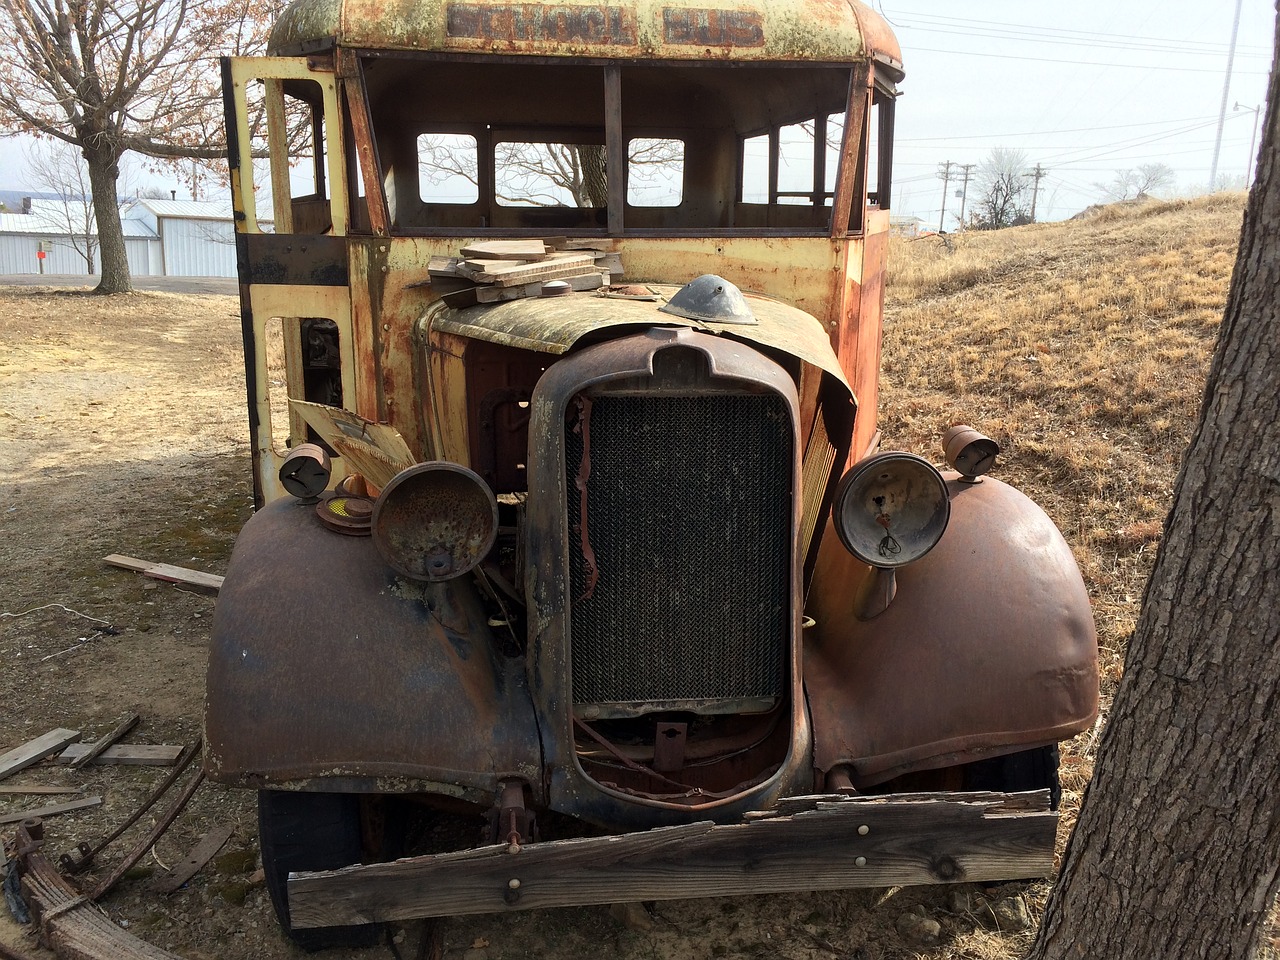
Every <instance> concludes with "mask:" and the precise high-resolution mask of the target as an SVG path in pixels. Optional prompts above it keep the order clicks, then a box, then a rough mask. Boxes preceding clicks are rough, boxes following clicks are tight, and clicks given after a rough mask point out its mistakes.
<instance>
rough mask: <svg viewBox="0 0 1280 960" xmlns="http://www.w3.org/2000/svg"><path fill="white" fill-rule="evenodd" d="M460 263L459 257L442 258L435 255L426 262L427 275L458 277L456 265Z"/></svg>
mask: <svg viewBox="0 0 1280 960" xmlns="http://www.w3.org/2000/svg"><path fill="white" fill-rule="evenodd" d="M461 262H462V258H461V257H443V256H440V255H438V254H437V255H436V256H434V257H432V258H431V259H430V260H428V261H427V275H428V276H432V277H456V276H458V264H460V263H461Z"/></svg>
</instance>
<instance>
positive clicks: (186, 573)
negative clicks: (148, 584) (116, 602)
mask: <svg viewBox="0 0 1280 960" xmlns="http://www.w3.org/2000/svg"><path fill="white" fill-rule="evenodd" d="M102 559H103V560H104V561H105V562H106V563H109V564H111V565H112V566H113V567H122V568H123V569H125V570H132V571H133V572H134V573H140V574H142V575H143V576H145V577H151V578H152V579H154V580H163V581H165V582H166V583H180V584H183V585H184V586H188V587H195V588H196V589H198V590H201V591H204V592H209V593H217V592H218V591H219V590H221V589H222V579H223V578H222V577H220V576H218V575H217V574H213V573H205V572H203V571H201V570H191V569H189V568H188V567H177V566H174V565H173V564H171V563H155V562H153V561H151V560H139V559H138V558H137V557H126V556H123V555H121V554H118V553H112V554H109V555H108V556H105V557H103V558H102Z"/></svg>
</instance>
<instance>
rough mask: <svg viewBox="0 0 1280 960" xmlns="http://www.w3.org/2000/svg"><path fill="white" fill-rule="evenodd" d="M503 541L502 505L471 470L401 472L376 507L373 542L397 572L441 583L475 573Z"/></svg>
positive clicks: (442, 466) (442, 464)
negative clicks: (500, 529) (496, 543)
mask: <svg viewBox="0 0 1280 960" xmlns="http://www.w3.org/2000/svg"><path fill="white" fill-rule="evenodd" d="M497 537H498V501H497V498H496V497H495V496H494V495H493V491H492V490H491V489H489V485H488V484H487V483H485V482H484V480H482V479H481V478H480V476H479V475H478V474H476V473H475V472H474V471H472V470H468V469H467V468H466V467H464V466H461V465H460V464H456V463H448V462H446V461H443V460H436V461H432V462H430V463H419V464H417V465H415V466H412V467H409V468H408V469H407V470H401V471H400V472H399V473H397V474H396V475H395V476H394V477H392V478H391V481H390V482H389V483H388V484H387V485H386V487H384V488H383V490H382V493H381V494H380V495H379V496H378V500H377V503H375V504H374V507H373V543H374V546H376V547H377V548H378V553H380V554H381V555H382V559H384V560H386V561H387V563H388V564H389V565H390V566H391V568H392V569H393V570H395V571H396V572H397V573H399V574H402V575H403V576H405V577H408V578H409V579H410V580H423V581H428V582H437V581H440V580H451V579H453V578H454V577H460V576H462V575H463V574H464V573H467V572H469V571H470V570H472V569H473V568H474V567H475V566H476V564H478V563H479V562H480V561H481V560H483V559H484V558H485V557H486V556H487V555H488V553H489V551H490V550H491V549H493V544H494V541H495V540H496V539H497Z"/></svg>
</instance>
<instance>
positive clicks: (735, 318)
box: [658, 273, 760, 323]
mask: <svg viewBox="0 0 1280 960" xmlns="http://www.w3.org/2000/svg"><path fill="white" fill-rule="evenodd" d="M658 311H659V312H660V313H669V314H671V315H672V316H676V317H684V318H685V319H686V320H701V321H703V322H704V323H759V322H760V321H759V320H757V319H756V318H755V314H753V313H752V312H751V308H750V307H749V306H747V299H746V297H744V296H743V295H742V291H741V290H739V289H738V288H737V287H735V286H734V285H733V284H732V283H730V282H729V281H728V280H726V279H725V278H724V277H717V276H716V275H715V274H714V273H704V274H703V275H702V276H700V277H698V279H697V280H690V281H689V282H688V283H686V284H685V285H684V286H683V287H681V288H680V289H679V290H678V291H676V293H675V294H674V295H673V296H672V297H671V299H670V300H668V301H667V302H666V303H665V304H663V305H662V306H660V307H659V308H658Z"/></svg>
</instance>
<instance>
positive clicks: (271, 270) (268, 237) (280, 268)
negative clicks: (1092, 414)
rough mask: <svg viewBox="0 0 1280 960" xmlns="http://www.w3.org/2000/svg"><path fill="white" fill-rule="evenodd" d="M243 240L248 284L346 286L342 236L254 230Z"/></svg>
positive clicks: (345, 261)
mask: <svg viewBox="0 0 1280 960" xmlns="http://www.w3.org/2000/svg"><path fill="white" fill-rule="evenodd" d="M245 243H246V247H245V263H246V264H247V266H248V271H247V274H246V276H245V278H244V280H245V282H247V283H286V284H305V285H307V286H321V287H345V286H346V285H347V282H348V276H347V241H346V240H345V239H343V238H342V237H325V236H295V235H293V234H282V235H276V234H271V233H253V234H249V236H248V237H246V238H245Z"/></svg>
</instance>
